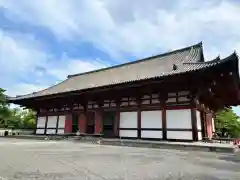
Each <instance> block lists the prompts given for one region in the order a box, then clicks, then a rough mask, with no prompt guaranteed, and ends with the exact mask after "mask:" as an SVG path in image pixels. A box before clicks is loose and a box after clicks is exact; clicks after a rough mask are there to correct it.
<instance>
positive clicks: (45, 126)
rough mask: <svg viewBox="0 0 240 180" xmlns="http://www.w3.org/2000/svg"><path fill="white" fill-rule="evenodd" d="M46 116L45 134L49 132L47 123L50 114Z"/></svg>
mask: <svg viewBox="0 0 240 180" xmlns="http://www.w3.org/2000/svg"><path fill="white" fill-rule="evenodd" d="M45 117H46V121H45V130H44V134H47V124H48V116H45Z"/></svg>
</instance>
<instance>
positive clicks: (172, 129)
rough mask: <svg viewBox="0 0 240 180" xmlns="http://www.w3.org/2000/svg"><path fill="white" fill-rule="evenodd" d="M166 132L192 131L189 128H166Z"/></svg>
mask: <svg viewBox="0 0 240 180" xmlns="http://www.w3.org/2000/svg"><path fill="white" fill-rule="evenodd" d="M166 130H167V131H192V129H189V128H181V129H180V128H167V129H166Z"/></svg>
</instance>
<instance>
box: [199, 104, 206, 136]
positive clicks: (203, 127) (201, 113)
mask: <svg viewBox="0 0 240 180" xmlns="http://www.w3.org/2000/svg"><path fill="white" fill-rule="evenodd" d="M200 118H201V127H202V137H203V138H204V137H206V133H205V130H206V129H205V116H204V111H203V109H201V112H200Z"/></svg>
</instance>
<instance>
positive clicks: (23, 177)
mask: <svg viewBox="0 0 240 180" xmlns="http://www.w3.org/2000/svg"><path fill="white" fill-rule="evenodd" d="M0 144H1V145H0V160H1V163H0V179H1V178H2V179H5V180H30V179H31V180H32V179H38V180H54V179H56V180H75V179H76V180H84V179H91V180H170V179H176V180H180V179H181V180H194V179H204V180H223V179H225V180H239V179H240V171H239V169H240V157H239V156H236V155H230V154H222V153H217V154H216V153H209V152H198V151H186V150H171V149H149V148H135V147H119V146H105V145H97V144H86V143H75V142H72V141H35V140H21V139H4V138H1V139H0Z"/></svg>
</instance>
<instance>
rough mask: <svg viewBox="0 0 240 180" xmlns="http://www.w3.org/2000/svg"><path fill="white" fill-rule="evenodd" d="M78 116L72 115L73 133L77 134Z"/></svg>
mask: <svg viewBox="0 0 240 180" xmlns="http://www.w3.org/2000/svg"><path fill="white" fill-rule="evenodd" d="M78 119H79V115H78V114H72V133H76V132H77V131H78Z"/></svg>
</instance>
